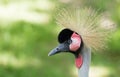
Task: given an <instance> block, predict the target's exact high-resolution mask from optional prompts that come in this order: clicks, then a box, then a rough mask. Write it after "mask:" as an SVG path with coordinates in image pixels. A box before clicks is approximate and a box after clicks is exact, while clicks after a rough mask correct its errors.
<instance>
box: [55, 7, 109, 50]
mask: <svg viewBox="0 0 120 77" xmlns="http://www.w3.org/2000/svg"><path fill="white" fill-rule="evenodd" d="M101 17H102V15H101V14H98V12H97V11H93V10H91V8H79V9H78V8H77V9H75V8H74V9H73V8H69V9H68V8H67V9H65V8H64V9H62V10H61V11H60V12H59V14H58V15H57V17H56V20H57V24H58V25H61V26H64V27H66V28H68V29H70V30H72V31H75V32H77V33H78V34H79V35H80V36H81V37H82V39H83V42H84V43H85V44H86V45H87V46H89V47H92V48H94V49H95V50H99V49H103V48H105V46H106V45H105V41H106V40H107V39H108V36H109V33H110V30H107V29H105V28H103V27H101V26H100V20H101Z"/></svg>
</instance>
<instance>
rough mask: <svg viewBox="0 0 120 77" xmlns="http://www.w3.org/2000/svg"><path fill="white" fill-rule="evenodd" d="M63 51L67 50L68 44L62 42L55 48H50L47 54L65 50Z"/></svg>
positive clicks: (50, 54)
mask: <svg viewBox="0 0 120 77" xmlns="http://www.w3.org/2000/svg"><path fill="white" fill-rule="evenodd" d="M65 51H69V45H67V44H66V43H62V44H59V45H58V46H57V47H56V48H54V49H53V50H51V51H50V52H49V54H48V56H52V55H55V54H57V53H60V52H65Z"/></svg>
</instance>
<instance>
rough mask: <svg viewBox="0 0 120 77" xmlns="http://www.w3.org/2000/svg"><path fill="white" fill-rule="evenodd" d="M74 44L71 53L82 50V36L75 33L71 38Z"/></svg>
mask: <svg viewBox="0 0 120 77" xmlns="http://www.w3.org/2000/svg"><path fill="white" fill-rule="evenodd" d="M71 40H72V43H71V44H70V50H71V51H77V50H78V49H79V48H80V44H81V39H80V36H79V35H78V34H76V33H73V34H72V36H71Z"/></svg>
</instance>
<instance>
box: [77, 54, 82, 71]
mask: <svg viewBox="0 0 120 77" xmlns="http://www.w3.org/2000/svg"><path fill="white" fill-rule="evenodd" d="M82 64H83V57H82V55H81V54H79V55H78V57H76V59H75V65H76V67H77V68H78V69H79V68H80V67H81V66H82Z"/></svg>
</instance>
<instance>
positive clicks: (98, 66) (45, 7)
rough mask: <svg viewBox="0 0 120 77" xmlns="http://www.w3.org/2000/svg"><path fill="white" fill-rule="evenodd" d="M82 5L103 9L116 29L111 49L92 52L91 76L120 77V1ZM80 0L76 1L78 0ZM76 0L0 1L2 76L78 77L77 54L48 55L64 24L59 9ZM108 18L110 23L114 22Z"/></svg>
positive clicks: (94, 0) (82, 1) (100, 0)
mask: <svg viewBox="0 0 120 77" xmlns="http://www.w3.org/2000/svg"><path fill="white" fill-rule="evenodd" d="M78 2H79V3H80V5H81V6H85V7H86V6H88V7H91V8H94V9H100V11H99V12H101V13H104V14H106V15H108V16H109V20H110V21H112V22H114V23H115V24H116V25H117V26H116V31H115V32H114V33H113V34H112V35H110V36H112V38H111V41H110V42H108V49H107V50H106V51H104V52H102V53H101V52H98V53H93V54H92V63H91V69H90V77H119V76H120V73H119V72H120V0H78ZM78 2H77V0H76V2H75V3H78ZM71 3H73V2H72V0H0V77H77V69H76V67H75V65H74V56H73V55H71V54H62V55H61V54H59V55H55V56H52V57H48V56H47V55H48V52H49V51H50V50H51V49H52V48H54V47H55V46H56V45H57V44H58V43H57V34H58V33H59V31H60V30H61V28H62V27H61V26H58V25H57V24H56V23H55V19H54V16H55V15H56V8H62V7H63V6H65V7H67V6H70V5H71ZM110 21H108V20H107V19H106V23H111V22H110Z"/></svg>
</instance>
